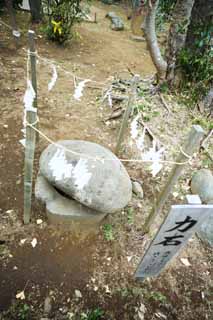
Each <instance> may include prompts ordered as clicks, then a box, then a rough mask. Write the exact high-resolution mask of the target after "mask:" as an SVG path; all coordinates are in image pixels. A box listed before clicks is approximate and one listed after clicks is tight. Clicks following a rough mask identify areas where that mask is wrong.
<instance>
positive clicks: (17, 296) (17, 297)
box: [16, 291, 25, 300]
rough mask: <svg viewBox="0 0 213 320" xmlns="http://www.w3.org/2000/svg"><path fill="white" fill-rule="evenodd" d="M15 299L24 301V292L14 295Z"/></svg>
mask: <svg viewBox="0 0 213 320" xmlns="http://www.w3.org/2000/svg"><path fill="white" fill-rule="evenodd" d="M16 299H20V300H24V299H25V294H24V291H20V292H18V293H17V294H16Z"/></svg>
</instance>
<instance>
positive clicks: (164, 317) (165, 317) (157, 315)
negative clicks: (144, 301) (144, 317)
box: [155, 312, 167, 320]
mask: <svg viewBox="0 0 213 320" xmlns="http://www.w3.org/2000/svg"><path fill="white" fill-rule="evenodd" d="M155 316H156V317H157V318H158V319H165V320H166V319H167V316H166V315H165V314H163V313H162V312H157V313H155Z"/></svg>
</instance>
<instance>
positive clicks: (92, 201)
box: [40, 140, 132, 213]
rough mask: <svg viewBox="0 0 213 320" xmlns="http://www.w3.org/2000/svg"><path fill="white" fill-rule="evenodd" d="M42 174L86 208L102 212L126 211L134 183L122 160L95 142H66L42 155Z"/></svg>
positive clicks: (60, 142) (53, 146)
mask: <svg viewBox="0 0 213 320" xmlns="http://www.w3.org/2000/svg"><path fill="white" fill-rule="evenodd" d="M40 171H41V173H42V175H43V176H44V177H45V178H46V179H47V180H48V181H49V182H50V183H51V184H52V185H53V186H55V187H56V188H57V189H59V190H61V191H63V192H64V193H65V194H66V195H67V196H69V197H71V198H73V199H75V200H77V201H78V202H80V203H82V204H84V205H85V206H87V207H89V208H92V209H94V210H97V211H100V212H103V213H113V212H116V211H118V210H120V209H122V208H124V207H125V206H126V205H127V204H128V202H129V201H130V200H131V196H132V184H131V180H130V178H129V175H128V173H127V171H126V169H125V167H124V166H123V164H122V163H121V162H120V160H119V159H118V158H117V157H116V156H115V155H114V154H113V153H112V152H111V151H110V150H108V149H106V148H104V147H102V146H100V145H98V144H96V143H92V142H88V141H80V140H63V141H59V142H57V144H51V145H49V146H48V147H47V148H46V149H45V150H44V151H43V152H42V154H41V157H40Z"/></svg>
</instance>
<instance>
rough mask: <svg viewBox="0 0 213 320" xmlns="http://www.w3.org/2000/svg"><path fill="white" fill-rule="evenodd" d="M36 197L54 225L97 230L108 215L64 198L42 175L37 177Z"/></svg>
mask: <svg viewBox="0 0 213 320" xmlns="http://www.w3.org/2000/svg"><path fill="white" fill-rule="evenodd" d="M35 196H36V198H37V199H39V200H40V201H41V202H42V203H43V204H45V206H46V212H47V217H48V220H49V221H50V223H52V224H57V225H63V226H69V227H71V228H74V229H78V230H79V229H80V230H82V229H83V230H86V229H88V228H97V227H98V226H99V225H100V222H101V221H102V220H103V219H104V218H105V217H106V215H107V214H106V213H100V212H98V211H95V210H93V209H90V208H88V207H86V206H84V205H82V204H80V203H79V202H77V201H75V200H73V199H68V198H66V197H64V196H62V195H61V194H60V193H59V192H57V190H56V189H55V188H54V187H53V186H52V185H51V184H50V183H49V182H48V181H47V179H45V178H44V177H43V176H42V175H41V174H38V177H37V181H36V185H35Z"/></svg>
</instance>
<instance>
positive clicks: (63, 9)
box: [44, 0, 82, 44]
mask: <svg viewBox="0 0 213 320" xmlns="http://www.w3.org/2000/svg"><path fill="white" fill-rule="evenodd" d="M80 2H81V0H52V1H44V5H45V6H46V8H47V11H48V13H49V20H48V22H46V24H45V26H44V32H45V33H46V35H47V37H48V39H50V40H53V41H56V42H58V43H60V44H62V43H64V42H65V41H66V40H68V39H69V38H71V37H72V30H71V29H72V26H73V24H74V23H76V22H79V21H80V20H81V16H82V10H81V7H80Z"/></svg>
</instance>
